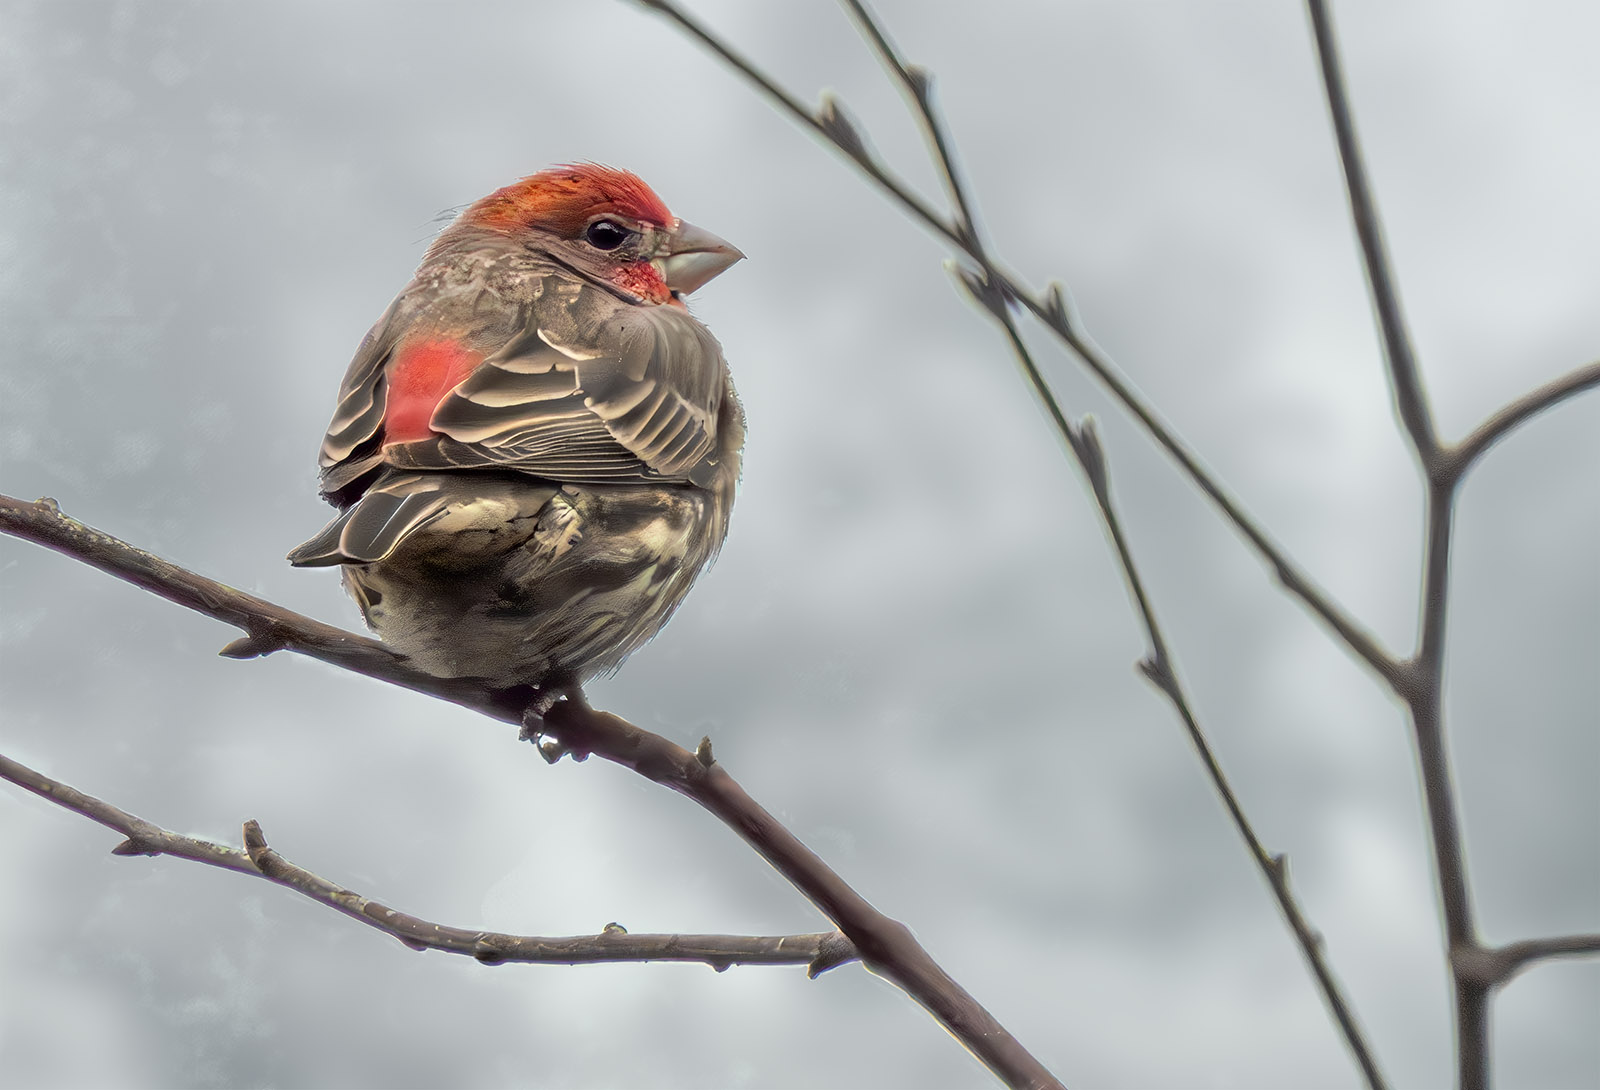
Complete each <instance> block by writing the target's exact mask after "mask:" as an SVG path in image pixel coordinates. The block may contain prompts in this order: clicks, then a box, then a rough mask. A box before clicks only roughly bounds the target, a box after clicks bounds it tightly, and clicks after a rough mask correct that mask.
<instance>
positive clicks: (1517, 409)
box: [1444, 360, 1600, 479]
mask: <svg viewBox="0 0 1600 1090" xmlns="http://www.w3.org/2000/svg"><path fill="white" fill-rule="evenodd" d="M1597 386H1600V360H1595V361H1594V362H1593V363H1586V364H1584V365H1583V366H1582V367H1579V368H1577V369H1576V370H1574V371H1571V372H1569V373H1567V374H1565V375H1562V376H1561V377H1560V378H1558V379H1554V380H1552V381H1550V382H1547V383H1545V384H1544V385H1543V386H1540V387H1539V388H1538V389H1537V390H1532V391H1529V392H1528V393H1526V394H1523V395H1522V396H1521V397H1519V398H1517V399H1516V400H1515V401H1513V402H1511V404H1509V405H1507V406H1506V407H1505V408H1503V409H1500V410H1499V411H1498V412H1496V413H1494V415H1492V416H1490V417H1489V419H1487V420H1485V421H1484V422H1483V423H1482V424H1479V425H1478V426H1477V427H1476V428H1474V429H1473V430H1472V432H1471V434H1469V435H1468V436H1467V437H1466V438H1465V439H1463V440H1461V442H1459V443H1457V444H1456V445H1455V446H1453V447H1447V448H1445V451H1444V454H1445V459H1446V464H1445V472H1444V475H1445V476H1448V477H1450V478H1452V479H1459V478H1460V477H1462V476H1464V475H1465V474H1466V472H1467V470H1468V469H1470V468H1472V466H1473V464H1474V463H1475V462H1476V461H1477V459H1478V457H1479V456H1480V455H1482V454H1483V452H1484V451H1486V450H1488V449H1489V448H1490V447H1492V446H1493V445H1494V444H1496V443H1498V442H1499V441H1500V440H1501V439H1504V438H1505V437H1506V436H1507V435H1508V434H1509V433H1510V432H1511V430H1512V429H1513V428H1516V427H1518V426H1519V425H1521V424H1523V423H1525V422H1526V421H1528V420H1530V419H1532V418H1533V417H1535V416H1537V415H1538V414H1540V413H1542V412H1544V411H1545V410H1546V409H1549V408H1553V407H1554V406H1556V405H1559V404H1561V402H1563V401H1565V400H1567V399H1568V398H1570V397H1572V396H1573V395H1575V394H1580V393H1583V392H1584V391H1585V390H1593V389H1594V388H1595V387H1597Z"/></svg>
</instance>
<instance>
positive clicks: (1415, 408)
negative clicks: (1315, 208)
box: [1306, 0, 1439, 472]
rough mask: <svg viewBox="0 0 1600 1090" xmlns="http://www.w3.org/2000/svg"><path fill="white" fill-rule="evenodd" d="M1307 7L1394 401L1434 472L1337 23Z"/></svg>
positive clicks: (1429, 427) (1432, 445)
mask: <svg viewBox="0 0 1600 1090" xmlns="http://www.w3.org/2000/svg"><path fill="white" fill-rule="evenodd" d="M1306 8H1307V11H1308V12H1309V13H1310V15H1311V26H1312V29H1313V30H1314V31H1315V34H1316V40H1317V59H1318V62H1319V64H1320V67H1321V69H1322V82H1323V86H1324V88H1325V89H1326V91H1327V99H1328V112H1329V113H1330V114H1331V115H1332V117H1333V131H1334V135H1335V138H1336V139H1337V141H1338V144H1339V162H1340V164H1341V165H1342V166H1343V168H1344V180H1345V191H1346V193H1347V194H1348V196H1349V199H1350V219H1351V221H1352V222H1353V223H1354V224H1355V228H1356V235H1357V236H1358V237H1359V238H1360V240H1361V255H1362V267H1363V268H1364V269H1365V270H1366V274H1367V286H1368V288H1369V290H1370V292H1371V295H1372V307H1373V310H1374V311H1376V312H1377V316H1378V328H1379V330H1380V331H1381V332H1382V335H1383V352H1384V358H1385V359H1386V360H1387V362H1388V364H1389V367H1388V373H1389V380H1390V391H1391V393H1392V395H1393V397H1394V403H1395V411H1396V412H1398V413H1399V414H1400V420H1401V422H1402V423H1404V424H1405V428H1406V433H1407V434H1408V435H1409V436H1410V437H1411V445H1412V447H1413V449H1415V451H1416V453H1417V456H1418V458H1419V459H1420V460H1421V461H1422V465H1423V468H1424V469H1426V470H1429V471H1430V472H1431V471H1432V460H1433V459H1434V457H1435V455H1436V453H1437V451H1438V447H1439V441H1438V439H1437V437H1436V436H1435V434H1434V428H1433V415H1432V413H1431V412H1430V410H1429V408H1428V395H1427V393H1426V391H1424V389H1423V387H1422V376H1421V374H1420V373H1419V372H1418V370H1417V360H1416V354H1415V353H1414V352H1413V351H1412V348H1411V334H1410V333H1408V332H1407V330H1406V321H1405V314H1404V312H1403V311H1402V310H1401V308H1400V293H1399V291H1398V289H1397V288H1396V287H1395V280H1394V273H1393V271H1392V270H1391V269H1390V267H1389V253H1388V245H1387V244H1386V243H1385V242H1384V237H1383V223H1382V221H1381V220H1379V218H1378V208H1377V205H1376V204H1375V203H1374V202H1373V199H1372V186H1371V184H1370V183H1369V182H1368V181H1367V168H1366V165H1365V164H1364V163H1363V161H1362V158H1361V145H1360V144H1359V143H1357V141H1356V129H1355V121H1354V120H1353V119H1352V118H1351V116H1350V100H1349V96H1348V95H1347V94H1346V92H1345V87H1344V76H1343V75H1342V74H1341V72H1340V67H1339V46H1338V42H1337V41H1336V40H1335V39H1334V36H1333V25H1332V23H1331V21H1330V20H1329V18H1328V6H1327V4H1326V3H1325V2H1324V0H1306Z"/></svg>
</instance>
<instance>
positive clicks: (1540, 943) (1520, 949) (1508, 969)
mask: <svg viewBox="0 0 1600 1090" xmlns="http://www.w3.org/2000/svg"><path fill="white" fill-rule="evenodd" d="M1596 955H1600V935H1561V936H1558V937H1555V938H1548V939H1523V940H1522V941H1521V942H1511V943H1507V944H1506V945H1504V946H1500V947H1495V948H1492V949H1487V950H1482V951H1480V952H1479V959H1478V961H1477V963H1476V964H1469V965H1462V966H1459V967H1458V969H1457V971H1458V972H1460V973H1463V974H1465V975H1470V976H1475V977H1477V978H1478V979H1479V980H1480V981H1481V982H1482V983H1483V984H1485V985H1488V986H1491V987H1493V986H1495V985H1500V984H1504V983H1506V982H1507V981H1509V980H1510V979H1511V978H1512V977H1514V976H1516V975H1517V974H1518V973H1520V972H1522V970H1524V969H1526V968H1527V967H1528V966H1530V965H1532V964H1534V963H1535V962H1539V961H1549V960H1551V959H1553V958H1579V957H1595V956H1596Z"/></svg>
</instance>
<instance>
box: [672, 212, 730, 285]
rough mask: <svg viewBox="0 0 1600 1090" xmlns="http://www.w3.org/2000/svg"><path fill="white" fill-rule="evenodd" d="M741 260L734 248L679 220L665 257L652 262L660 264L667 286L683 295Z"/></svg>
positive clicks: (709, 233) (708, 233)
mask: <svg viewBox="0 0 1600 1090" xmlns="http://www.w3.org/2000/svg"><path fill="white" fill-rule="evenodd" d="M742 257H744V254H742V253H740V252H739V250H738V248H737V247H734V246H730V245H729V244H728V243H726V242H724V241H722V239H720V238H718V237H717V236H716V235H713V234H712V233H711V232H710V231H702V230H701V229H700V228H698V227H696V226H695V225H694V224H692V223H686V222H684V221H683V220H679V221H678V227H677V229H676V230H674V231H673V232H672V246H671V248H670V249H669V250H668V251H667V254H666V256H665V257H661V258H657V259H656V260H657V261H659V262H660V263H661V276H662V279H664V280H665V281H666V282H667V287H669V288H671V289H672V290H673V291H674V292H677V293H678V294H680V295H687V294H689V293H690V292H692V291H694V290H695V289H696V288H699V287H701V286H702V285H704V284H705V283H706V282H707V281H709V280H711V279H712V278H713V277H715V276H716V275H717V274H718V273H720V272H722V271H724V270H725V269H727V268H728V267H729V266H731V265H732V264H733V263H734V262H736V261H738V260H739V259H741V258H742Z"/></svg>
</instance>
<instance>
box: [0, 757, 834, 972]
mask: <svg viewBox="0 0 1600 1090" xmlns="http://www.w3.org/2000/svg"><path fill="white" fill-rule="evenodd" d="M0 779H4V780H10V781H11V782H12V783H14V784H16V785H18V786H19V787H23V788H26V789H27V790H29V791H32V792H33V793H34V794H36V795H40V796H42V797H43V798H46V799H49V800H50V801H51V802H53V803H55V804H56V805H58V806H61V807H63V808H65V809H67V810H71V811H73V812H74V813H77V814H82V815H83V816H84V817H86V818H89V819H90V820H92V821H97V822H99V823H100V824H101V825H104V826H105V827H106V828H108V829H114V830H116V831H117V832H119V833H122V834H123V835H124V836H126V837H127V839H126V840H124V841H123V842H122V843H121V844H119V845H117V846H116V847H115V848H113V849H112V851H113V852H114V853H115V854H117V855H170V856H173V857H175V858H178V859H188V860H191V861H193V862H196V863H204V864H206V865H207V866H212V867H220V868H222V869H223V870H231V871H235V872H237V873H239V874H247V875H251V876H253V877H256V878H264V879H266V880H267V881H269V882H273V883H276V884H277V885H280V886H287V887H288V888H290V889H292V890H294V891H295V892H296V893H299V894H302V895H303V896H306V897H309V898H310V899H311V900H313V901H316V902H317V903H318V904H323V905H327V906H328V907H329V908H332V909H334V910H335V911H337V912H342V913H344V914H345V915H346V916H349V917H350V918H351V919H353V920H359V921H360V922H362V923H364V924H366V925H367V926H369V927H373V928H376V929H377V930H379V931H382V932H383V933H384V934H387V935H392V936H394V937H395V938H396V939H399V940H400V942H402V943H403V944H405V945H406V946H407V947H409V948H410V949H412V950H442V951H445V952H446V953H451V954H466V955H468V956H470V957H474V958H476V959H478V960H479V961H481V962H483V963H485V964H489V965H496V964H500V963H502V962H508V961H517V962H538V963H544V964H556V965H579V964H590V963H595V962H645V961H694V962H703V963H705V964H707V965H710V966H711V967H712V968H714V969H716V970H718V971H719V972H720V971H722V970H723V969H726V968H728V967H729V966H730V965H805V966H808V967H809V969H810V972H811V975H812V976H816V975H817V974H818V973H820V972H823V971H826V970H827V969H831V968H833V967H835V966H837V965H842V964H844V963H846V962H849V961H853V960H855V953H854V948H853V947H852V946H851V945H850V940H849V939H846V938H845V937H844V936H843V935H841V934H839V933H838V932H837V931H828V932H822V933H819V934H813V935H775V936H756V935H642V934H641V935H634V934H630V933H628V932H627V931H626V930H624V929H623V928H621V927H620V926H618V925H616V924H608V925H607V926H606V928H605V930H603V931H602V932H600V934H598V935H573V936H564V937H559V938H550V937H542V936H531V935H507V934H503V933H501V932H498V931H474V930H469V929H466V928H460V927H446V926H444V925H442V924H436V923H429V922H428V921H427V920H423V919H419V918H418V917H416V916H410V915H407V914H406V913H404V912H397V911H395V910H394V909H392V908H389V907H388V906H386V905H382V904H379V903H378V902H377V901H373V900H370V899H368V898H366V897H363V896H361V895H360V894H358V893H354V892H352V891H350V890H349V889H346V888H345V887H343V886H340V885H337V884H335V883H333V882H330V881H328V880H327V879H326V878H321V877H318V876H317V875H315V874H313V873H311V872H310V871H308V870H306V869H305V868H303V867H299V866H296V865H295V864H293V863H291V862H289V861H288V860H287V859H285V858H283V856H281V855H279V854H278V853H277V852H276V851H274V850H273V849H272V848H269V847H268V846H267V842H266V837H265V836H264V835H263V834H262V832H261V826H260V825H258V824H256V823H255V822H254V821H249V822H246V823H245V825H244V843H245V850H243V851H241V850H240V849H238V848H231V847H228V846H227V845H226V844H217V843H214V842H212V841H209V840H199V839H196V838H195V837H190V836H184V835H182V834H181V833H175V832H172V831H171V830H170V829H163V828H161V827H160V826H158V825H154V824H151V823H150V822H148V821H146V820H144V819H143V818H140V817H135V816H134V815H133V814H130V813H128V812H127V811H125V810H122V809H119V808H118V807H116V806H113V805H111V804H110V803H108V802H105V801H103V800H101V799H97V798H95V797H94V796H93V795H86V794H84V793H83V792H81V791H79V790H77V789H75V788H73V787H69V786H68V785H67V784H64V783H62V782H61V781H59V780H55V779H51V778H50V777H49V776H46V775H45V774H44V773H42V772H38V771H36V770H34V769H32V768H29V767H27V766H26V765H23V764H19V763H18V762H16V761H13V760H11V759H10V758H9V757H6V756H4V755H3V754H0Z"/></svg>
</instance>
